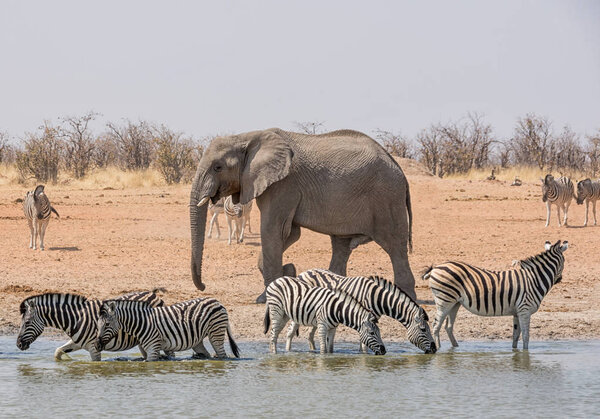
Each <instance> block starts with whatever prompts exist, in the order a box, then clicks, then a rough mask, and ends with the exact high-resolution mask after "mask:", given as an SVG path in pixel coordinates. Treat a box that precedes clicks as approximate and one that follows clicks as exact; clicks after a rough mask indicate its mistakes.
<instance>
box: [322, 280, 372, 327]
mask: <svg viewBox="0 0 600 419" xmlns="http://www.w3.org/2000/svg"><path fill="white" fill-rule="evenodd" d="M331 291H333V293H334V294H336V295H339V296H340V297H342V298H343V299H344V301H352V302H354V303H356V305H357V306H359V307H362V308H363V310H366V311H368V312H369V313H371V314H372V315H373V316H375V320H376V321H375V322H376V323H377V320H379V316H378V315H377V314H375V313H374V312H373V310H370V309H368V308H367V307H365V306H364V305H362V304H361V303H360V301H358V300H357V299H356V298H354V297H353V296H352V295H350V294H348V293H347V292H346V291H343V290H341V289H339V288H336V289H335V290H331Z"/></svg>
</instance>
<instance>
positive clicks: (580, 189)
mask: <svg viewBox="0 0 600 419" xmlns="http://www.w3.org/2000/svg"><path fill="white" fill-rule="evenodd" d="M576 199H577V205H581V204H583V201H585V222H584V223H583V225H584V227H585V226H587V222H588V211H589V209H590V201H591V202H592V210H593V212H594V225H596V201H597V200H598V199H600V181H596V182H593V181H592V180H591V179H589V178H588V179H584V180H582V181H579V182H577V196H576Z"/></svg>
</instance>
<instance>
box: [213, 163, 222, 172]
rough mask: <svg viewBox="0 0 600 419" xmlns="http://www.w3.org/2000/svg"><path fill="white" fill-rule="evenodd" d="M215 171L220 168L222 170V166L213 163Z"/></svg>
mask: <svg viewBox="0 0 600 419" xmlns="http://www.w3.org/2000/svg"><path fill="white" fill-rule="evenodd" d="M214 169H215V172H220V171H221V170H223V166H221V165H220V164H215V167H214Z"/></svg>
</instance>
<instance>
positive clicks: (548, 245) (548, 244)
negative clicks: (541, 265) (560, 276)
mask: <svg viewBox="0 0 600 419" xmlns="http://www.w3.org/2000/svg"><path fill="white" fill-rule="evenodd" d="M551 247H552V243H550V242H549V241H546V244H544V248H545V249H546V252H547V251H548V250H550V248H551Z"/></svg>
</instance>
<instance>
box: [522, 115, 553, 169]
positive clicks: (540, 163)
mask: <svg viewBox="0 0 600 419" xmlns="http://www.w3.org/2000/svg"><path fill="white" fill-rule="evenodd" d="M511 147H512V149H513V151H514V158H515V163H516V164H519V165H523V166H531V165H532V164H534V165H536V166H537V167H539V168H540V169H541V170H544V169H549V170H551V169H552V168H551V167H550V166H551V162H552V160H553V157H554V154H555V153H556V149H555V147H556V145H555V142H554V138H553V137H552V123H551V122H550V121H549V120H548V119H547V118H544V117H540V116H537V115H535V114H527V115H526V116H525V117H524V118H519V119H518V121H517V126H516V127H515V135H514V137H513V138H512V140H511Z"/></svg>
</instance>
